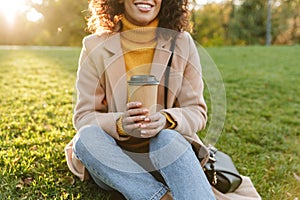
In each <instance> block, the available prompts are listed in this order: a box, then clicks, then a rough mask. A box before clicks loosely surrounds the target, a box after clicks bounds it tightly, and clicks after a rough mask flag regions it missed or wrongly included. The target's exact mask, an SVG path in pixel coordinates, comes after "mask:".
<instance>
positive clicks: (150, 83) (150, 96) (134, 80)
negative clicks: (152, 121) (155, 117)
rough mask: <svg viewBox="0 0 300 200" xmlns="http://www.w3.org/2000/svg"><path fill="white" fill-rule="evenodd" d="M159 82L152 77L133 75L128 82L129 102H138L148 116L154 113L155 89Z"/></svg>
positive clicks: (155, 102)
mask: <svg viewBox="0 0 300 200" xmlns="http://www.w3.org/2000/svg"><path fill="white" fill-rule="evenodd" d="M158 84H159V82H158V81H157V80H156V78H155V76H153V75H135V76H132V77H131V78H130V80H129V81H128V89H129V97H128V100H129V101H131V102H132V101H139V102H141V103H142V104H143V107H144V108H148V109H149V110H150V114H153V113H155V112H156V104H157V89H158Z"/></svg>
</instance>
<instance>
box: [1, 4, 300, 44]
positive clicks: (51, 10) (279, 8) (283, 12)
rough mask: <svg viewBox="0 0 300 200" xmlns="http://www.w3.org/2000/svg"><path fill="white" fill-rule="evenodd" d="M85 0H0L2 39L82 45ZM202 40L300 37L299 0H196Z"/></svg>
mask: <svg viewBox="0 0 300 200" xmlns="http://www.w3.org/2000/svg"><path fill="white" fill-rule="evenodd" d="M87 4H88V1H87V0H78V1H74V0H0V45H49V46H80V45H81V40H82V38H83V37H84V36H85V35H87V34H89V33H88V32H86V31H85V28H86V23H85V17H86V16H88V10H87ZM191 9H192V10H193V12H192V15H191V21H192V24H193V27H194V32H193V37H194V39H195V40H196V41H197V42H199V43H200V44H201V45H203V46H230V45H271V44H274V45H293V44H299V43H300V0H193V2H192V6H191Z"/></svg>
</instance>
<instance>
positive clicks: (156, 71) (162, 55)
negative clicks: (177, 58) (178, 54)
mask: <svg viewBox="0 0 300 200" xmlns="http://www.w3.org/2000/svg"><path fill="white" fill-rule="evenodd" d="M170 44H171V41H170V40H165V39H163V38H162V37H159V38H158V40H157V46H156V49H155V53H154V57H153V63H152V67H151V72H150V74H151V75H154V76H155V77H156V78H157V80H158V81H161V79H162V77H163V75H164V72H165V70H166V67H167V64H168V61H169V58H170V56H171V51H170V50H169V47H170Z"/></svg>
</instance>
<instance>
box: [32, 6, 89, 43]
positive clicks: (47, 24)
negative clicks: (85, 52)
mask: <svg viewBox="0 0 300 200" xmlns="http://www.w3.org/2000/svg"><path fill="white" fill-rule="evenodd" d="M32 6H33V7H34V8H35V9H36V10H37V11H38V12H40V13H42V14H43V16H44V19H43V22H42V24H41V26H42V27H43V32H42V33H41V35H40V37H39V38H38V40H42V41H43V42H44V43H46V44H48V45H80V44H81V39H82V37H83V36H84V35H86V32H85V31H84V29H85V24H86V23H85V19H84V18H85V14H86V13H85V12H84V11H85V10H86V9H87V1H85V0H80V1H74V0H44V1H43V2H42V4H33V5H32Z"/></svg>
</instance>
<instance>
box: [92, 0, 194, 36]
mask: <svg viewBox="0 0 300 200" xmlns="http://www.w3.org/2000/svg"><path fill="white" fill-rule="evenodd" d="M188 4H189V2H188V0H162V5H161V9H160V12H159V14H158V18H159V24H158V27H161V28H166V29H171V30H175V31H190V23H189V9H188V6H189V5H188ZM89 11H90V16H89V17H88V23H87V25H88V27H87V29H88V31H90V32H91V33H94V32H96V31H98V30H109V31H114V30H115V28H116V27H117V24H118V23H119V20H120V15H122V14H123V13H124V4H123V3H119V1H118V0H90V1H89Z"/></svg>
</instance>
